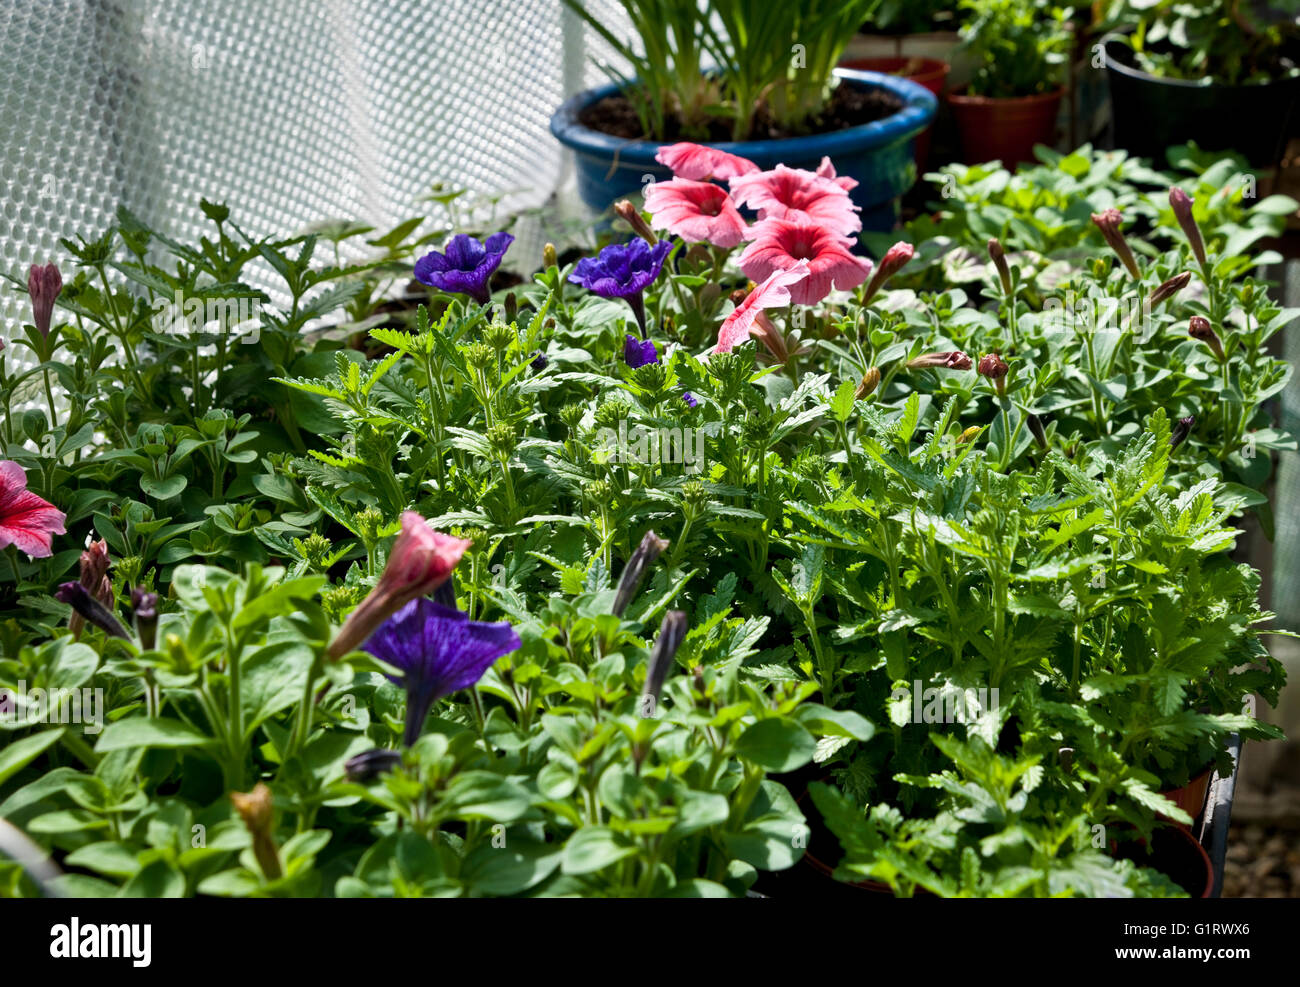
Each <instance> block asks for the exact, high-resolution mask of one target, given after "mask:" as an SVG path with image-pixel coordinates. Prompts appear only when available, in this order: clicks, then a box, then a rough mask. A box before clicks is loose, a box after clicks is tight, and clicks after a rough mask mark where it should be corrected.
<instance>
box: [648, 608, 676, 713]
mask: <svg viewBox="0 0 1300 987" xmlns="http://www.w3.org/2000/svg"><path fill="white" fill-rule="evenodd" d="M686 627H687V619H686V614H685V613H684V612H682V611H681V610H669V611H668V612H667V613H666V614H664V619H663V621H662V622H660V624H659V636H658V637H656V638H655V643H654V647H653V648H651V649H650V658H649V660H648V661H647V662H646V674H645V688H644V689H643V690H642V692H641V695H642V697H643V698H645V697H650V698H653V699H654V701H655V702H658V701H659V693H661V692H662V691H663V688H664V680H665V679H666V678H668V670H669V669H670V668H671V667H672V664H673V657H674V656H675V655H676V654H677V649H678V648H680V647H681V646H682V641H684V640H685V639H686Z"/></svg>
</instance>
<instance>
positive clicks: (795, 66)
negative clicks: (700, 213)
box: [551, 0, 937, 229]
mask: <svg viewBox="0 0 1300 987" xmlns="http://www.w3.org/2000/svg"><path fill="white" fill-rule="evenodd" d="M566 2H567V3H568V4H569V5H570V7H572V8H573V9H574V10H575V11H577V13H578V14H579V15H580V16H581V17H582V18H583V19H584V20H585V21H586V22H587V23H588V24H590V25H591V27H592V28H593V29H594V30H595V31H596V32H597V33H599V34H600V35H601V36H602V37H603V38H605V40H606V41H608V42H609V43H610V44H611V45H613V46H614V47H615V49H616V50H617V51H618V52H619V54H620V55H622V56H623V58H624V59H625V60H626V61H627V62H628V64H630V65H631V67H632V71H631V73H630V74H623V73H621V72H618V71H616V70H610V71H611V75H612V76H613V78H614V80H615V81H614V82H613V83H611V84H610V85H608V86H605V87H602V88H599V89H594V90H591V91H588V92H583V93H579V94H578V95H576V96H574V97H573V98H572V99H570V100H568V101H567V102H566V103H565V104H564V105H563V106H561V107H560V108H559V110H557V111H556V113H555V115H554V116H553V117H552V118H551V132H552V133H553V134H554V135H555V136H556V138H557V139H558V140H559V141H560V142H561V143H562V144H564V145H565V146H566V147H570V148H572V149H573V151H574V154H575V157H576V160H577V169H578V190H579V193H580V194H581V196H582V199H583V201H584V202H586V203H587V204H588V205H589V206H591V207H592V208H595V209H604V208H605V207H607V206H608V205H609V204H610V203H611V202H613V201H614V200H616V199H619V198H623V197H626V196H627V195H629V194H632V193H635V192H638V191H640V190H641V188H642V187H643V184H644V180H645V176H647V175H651V176H653V177H654V178H656V179H660V178H669V177H671V172H670V170H669V169H668V168H667V167H666V166H664V165H663V164H662V163H661V162H660V161H659V160H658V156H659V154H660V151H661V149H662V148H663V147H664V146H665V145H671V144H674V143H676V142H679V141H696V142H700V143H705V144H708V145H709V146H710V147H713V148H716V149H717V150H719V151H721V152H724V153H725V154H729V155H734V156H736V157H738V158H741V159H743V163H742V164H740V165H738V166H737V167H741V168H748V167H749V166H750V165H751V164H752V165H753V166H755V168H756V169H770V168H773V167H775V165H777V164H778V163H784V164H786V165H788V166H790V167H794V168H802V169H806V170H809V171H811V170H815V169H816V168H817V167H818V166H819V165H820V163H821V161H822V159H823V158H825V157H827V156H831V157H833V158H834V159H835V162H836V166H837V167H838V168H839V170H840V174H841V176H843V177H844V178H846V179H850V180H852V181H853V182H856V183H857V184H856V187H855V188H854V189H853V192H852V194H853V196H854V201H855V202H856V203H857V204H858V205H859V206H860V207H861V209H862V221H863V225H864V227H865V228H868V229H888V228H890V227H892V226H893V225H894V223H895V222H896V220H897V209H898V207H897V199H898V197H899V196H900V195H901V194H902V193H903V192H905V191H906V190H907V189H908V188H909V187H910V186H911V185H912V183H913V182H914V181H915V178H916V166H915V163H914V160H913V141H914V139H915V137H916V135H917V134H919V133H920V132H921V131H922V130H924V129H925V127H926V126H927V125H928V124H929V123H930V121H931V120H932V119H933V117H934V113H935V109H936V105H937V104H936V100H935V98H934V95H933V94H932V93H930V92H929V91H928V90H927V89H925V87H924V86H920V85H917V84H916V83H914V82H911V81H909V80H907V79H902V78H897V77H892V76H885V75H880V74H878V73H871V72H858V71H853V70H847V69H837V68H836V67H835V65H836V63H837V62H838V61H839V57H840V54H841V53H842V51H843V48H844V43H845V41H846V40H847V38H848V37H849V36H850V35H851V34H852V32H853V30H854V28H856V27H857V26H858V25H859V24H861V23H862V21H863V19H864V18H865V17H866V16H867V15H868V14H869V12H870V11H871V9H872V7H874V5H875V2H876V0H852V2H850V3H837V2H834V0H814V2H811V3H803V4H770V5H769V4H759V3H756V2H754V0H726V2H722V3H716V4H713V5H711V10H712V13H713V15H714V17H713V18H710V17H709V16H708V15H707V14H706V13H705V12H703V11H701V10H700V9H699V7H698V6H697V4H696V3H695V2H694V0H621V2H622V5H623V7H624V9H625V10H626V11H627V13H628V15H629V17H630V18H631V20H632V24H633V28H634V32H635V33H636V34H637V35H638V36H639V37H640V40H641V50H635V49H634V48H633V47H632V45H630V44H629V43H627V42H626V41H624V40H621V39H619V38H616V37H615V36H614V35H613V34H612V33H611V32H610V30H609V28H608V27H606V26H605V24H604V23H602V22H601V20H600V19H599V14H598V13H597V12H595V11H588V10H587V9H586V8H585V7H584V6H583V5H582V3H581V0H566ZM791 39H797V41H796V43H794V44H793V45H792V42H791ZM641 51H644V52H645V54H642V53H641ZM706 61H708V62H711V63H713V65H714V67H713V68H711V69H709V70H708V71H707V72H706V71H704V65H705V63H706ZM701 177H704V176H701ZM712 177H717V178H721V177H726V175H725V174H723V173H715V174H713V175H712Z"/></svg>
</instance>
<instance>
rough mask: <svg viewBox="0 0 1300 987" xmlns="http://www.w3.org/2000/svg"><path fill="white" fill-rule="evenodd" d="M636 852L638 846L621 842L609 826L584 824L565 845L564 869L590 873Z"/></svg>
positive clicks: (575, 872)
mask: <svg viewBox="0 0 1300 987" xmlns="http://www.w3.org/2000/svg"><path fill="white" fill-rule="evenodd" d="M634 853H636V847H633V846H628V845H627V844H625V843H621V842H620V841H619V838H618V837H617V836H616V835H615V833H614V831H613V830H611V829H610V828H609V827H607V826H584V827H583V828H582V829H580V830H578V831H577V832H576V833H574V834H573V835H572V836H570V837H569V841H568V842H567V843H566V844H565V845H564V858H563V867H562V869H563V871H564V873H565V874H590V873H591V872H592V871H598V870H602V869H604V868H606V867H608V866H609V865H610V864H615V863H618V861H620V860H622V859H623V858H624V857H630V856H631V855H632V854H634Z"/></svg>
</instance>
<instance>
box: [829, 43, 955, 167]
mask: <svg viewBox="0 0 1300 987" xmlns="http://www.w3.org/2000/svg"><path fill="white" fill-rule="evenodd" d="M840 68H846V69H863V70H865V71H867V72H881V73H883V74H885V75H901V76H903V77H904V78H906V79H911V80H912V81H913V82H918V83H920V84H921V85H923V86H925V88H926V89H928V90H930V92H932V93H934V94H935V96H942V95H943V86H944V82H945V81H947V79H948V72H949V70H950V68H951V66H949V64H948V63H947V62H945V61H942V60H940V59H938V58H921V57H919V56H912V57H906V56H893V57H889V58H854V59H850V60H848V61H844V62H840ZM933 129H934V128H933V127H926V128H925V129H924V130H923V131H921V132H920V133H919V134H917V135H916V168H917V171H918V172H920V173H921V174H924V173H925V163H926V161H927V160H928V159H929V157H930V133H931V131H932V130H933Z"/></svg>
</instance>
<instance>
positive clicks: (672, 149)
mask: <svg viewBox="0 0 1300 987" xmlns="http://www.w3.org/2000/svg"><path fill="white" fill-rule="evenodd" d="M655 160H656V161H658V162H659V163H660V164H661V165H663V166H664V167H666V168H671V169H672V172H673V174H674V175H675V176H676V177H678V178H685V179H687V180H688V181H692V182H703V181H707V180H708V179H710V178H716V179H717V180H718V181H726V180H727V179H728V178H734V177H735V176H736V175H748V174H750V173H752V172H755V171H758V165H756V164H754V162H752V161H750V160H749V159H748V158H742V157H739V156H737V155H735V154H728V153H727V152H726V151H719V150H718V149H717V148H713V147H705V146H704V145H703V144H691V143H690V142H688V141H683V142H682V143H680V144H666V145H664V146H663V147H661V148H659V150H658V151H657V152H655Z"/></svg>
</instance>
